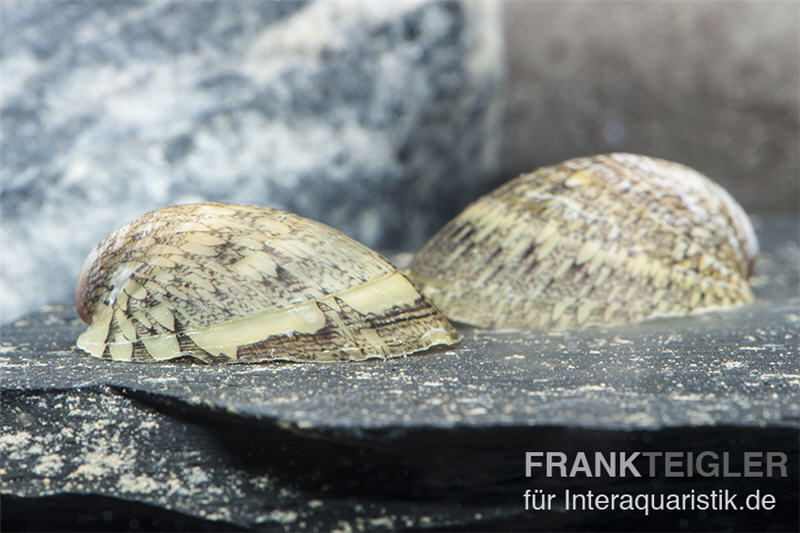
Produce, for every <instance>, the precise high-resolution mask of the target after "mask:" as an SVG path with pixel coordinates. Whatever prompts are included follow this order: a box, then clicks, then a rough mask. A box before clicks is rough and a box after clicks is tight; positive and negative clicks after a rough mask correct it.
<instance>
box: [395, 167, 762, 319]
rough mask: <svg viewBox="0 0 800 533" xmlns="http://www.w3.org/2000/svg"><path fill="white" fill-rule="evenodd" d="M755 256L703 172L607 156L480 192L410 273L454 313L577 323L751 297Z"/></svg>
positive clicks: (745, 228)
mask: <svg viewBox="0 0 800 533" xmlns="http://www.w3.org/2000/svg"><path fill="white" fill-rule="evenodd" d="M757 252H758V243H757V241H756V238H755V234H754V232H753V228H752V226H751V225H750V222H749V220H748V218H747V216H746V215H745V213H744V211H743V210H742V208H741V207H740V206H739V205H738V204H737V203H736V202H735V201H734V200H733V199H732V198H731V197H730V196H729V195H728V193H727V192H725V190H723V189H722V188H721V187H719V186H718V185H716V184H715V183H713V182H712V181H711V180H709V179H708V178H706V177H705V176H703V175H701V174H699V173H697V172H696V171H694V170H692V169H690V168H688V167H685V166H683V165H679V164H677V163H672V162H669V161H664V160H660V159H654V158H651V157H646V156H641V155H634V154H609V155H598V156H595V157H583V158H577V159H571V160H569V161H565V162H563V163H561V164H558V165H554V166H549V167H544V168H540V169H538V170H536V171H535V172H532V173H530V174H524V175H522V176H520V177H518V178H516V179H514V180H512V181H510V182H509V183H507V184H505V185H503V186H501V187H499V188H498V189H496V190H494V191H493V192H491V193H490V194H488V195H486V196H484V197H482V198H480V199H479V200H478V201H476V202H475V203H473V204H472V205H470V206H469V207H467V208H466V210H464V211H463V212H462V213H461V214H460V215H458V216H457V217H456V218H455V219H453V220H452V221H450V222H449V223H448V224H447V225H446V226H445V227H444V228H442V229H441V230H440V231H439V232H438V233H437V234H436V235H434V236H433V237H432V238H431V239H430V241H429V242H428V243H427V244H426V245H425V246H424V248H423V249H422V250H421V251H420V252H419V253H418V254H417V255H416V256H415V258H414V260H413V261H412V263H411V266H410V271H409V277H410V278H411V279H412V280H413V281H414V282H415V283H416V284H417V286H418V287H420V289H421V291H422V293H423V294H424V295H426V296H427V297H428V298H430V300H431V301H432V302H433V303H434V304H435V305H436V306H437V307H438V308H439V309H440V310H441V311H442V312H443V313H444V314H445V315H446V316H447V317H448V318H450V319H451V320H455V321H459V322H463V323H467V324H471V325H474V326H478V327H484V328H499V329H523V330H524V329H539V328H573V327H580V326H587V325H592V324H600V325H604V324H621V323H627V322H632V321H637V320H640V319H644V318H648V317H655V316H662V315H685V314H688V313H692V312H694V311H698V310H702V309H709V308H716V307H727V306H734V305H739V304H743V303H745V302H749V301H751V300H752V297H753V296H752V293H751V291H750V287H749V285H748V283H747V279H748V277H749V276H750V274H751V269H752V265H753V264H754V260H755V257H756V254H757Z"/></svg>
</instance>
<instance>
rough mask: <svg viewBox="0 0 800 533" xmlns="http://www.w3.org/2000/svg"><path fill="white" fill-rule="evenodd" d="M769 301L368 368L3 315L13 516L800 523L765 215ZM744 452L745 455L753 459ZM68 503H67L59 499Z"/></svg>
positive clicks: (14, 524)
mask: <svg viewBox="0 0 800 533" xmlns="http://www.w3.org/2000/svg"><path fill="white" fill-rule="evenodd" d="M756 226H757V230H758V232H759V236H760V237H761V242H762V246H763V248H764V255H763V257H762V260H761V261H760V263H759V271H758V276H757V277H756V279H755V280H754V289H755V292H756V298H757V299H756V302H755V303H753V304H752V305H749V306H746V307H742V308H739V309H736V310H732V311H728V312H714V313H708V314H704V315H700V316H695V317H691V318H685V319H669V320H658V321H652V322H648V323H644V324H641V325H638V326H633V327H627V328H613V329H597V328H594V329H589V330H586V331H582V332H575V333H569V334H566V333H558V334H555V333H551V334H548V333H532V334H497V333H488V332H479V331H474V330H464V331H463V333H464V340H463V342H462V344H461V345H460V346H458V347H456V349H453V350H440V351H438V352H437V353H431V354H426V355H421V356H414V357H408V358H405V359H399V360H391V361H387V362H383V361H372V362H366V363H350V364H327V365H326V364H271V365H232V366H201V365H189V364H159V365H156V364H129V363H119V362H117V363H114V362H105V361H100V360H96V359H92V358H90V357H86V356H83V355H81V354H78V353H76V352H75V351H74V349H73V344H74V341H75V338H76V337H77V335H78V334H79V333H80V331H81V330H82V329H83V325H82V323H80V321H78V320H77V318H76V317H75V316H74V314H73V312H72V310H70V309H67V308H52V309H46V310H43V311H40V312H37V313H34V314H32V315H29V316H27V317H25V318H24V319H21V320H19V321H17V322H15V323H14V324H10V325H8V326H5V327H3V328H2V329H0V336H2V347H0V388H1V389H2V413H3V421H2V428H0V451H2V464H1V465H0V468H2V470H0V478H1V481H0V492H2V495H3V514H2V520H3V524H2V525H3V530H14V529H19V528H23V527H26V528H34V529H54V528H55V529H73V530H74V529H86V528H89V527H91V528H94V529H109V530H129V529H130V530H133V529H158V528H171V529H181V528H183V529H191V530H201V529H202V530H214V529H219V530H231V529H235V528H244V529H254V530H268V531H281V530H286V531H314V530H322V531H328V530H339V531H357V530H370V531H373V530H396V529H412V530H422V529H458V530H464V529H476V530H488V529H500V530H507V529H525V530H533V529H542V530H552V529H570V528H571V529H575V528H581V527H586V525H587V524H591V525H592V529H595V530H598V529H604V530H641V529H648V530H677V529H688V530H693V529H702V530H742V531H745V530H747V531H753V530H773V531H780V530H786V531H791V530H795V529H796V527H797V525H798V517H797V506H796V502H797V498H798V492H797V486H798V484H797V480H798V477H797V466H798V465H797V461H796V458H797V456H798V443H797V432H798V429H800V394H798V392H800V380H798V376H800V360H798V325H799V324H800V295H798V293H797V286H798V282H799V281H800V279H798V278H799V276H798V271H797V269H796V264H797V262H798V260H800V247H798V242H797V235H796V220H794V219H793V218H784V219H769V220H757V221H756ZM528 450H556V451H564V452H570V451H587V452H589V451H594V450H598V451H602V450H609V451H611V450H616V451H619V450H622V451H626V450H627V451H645V450H652V451H664V450H680V451H700V450H717V451H730V452H731V454H732V455H733V456H737V455H736V454H738V456H739V457H740V456H741V453H742V452H743V451H762V450H764V451H767V450H769V451H776V450H777V451H783V452H785V453H788V454H789V457H791V458H793V459H791V462H790V465H789V467H790V477H788V478H783V479H769V480H764V479H744V478H742V479H726V480H720V479H718V478H707V479H706V478H701V479H697V478H695V479H692V480H689V481H687V480H683V479H678V480H669V479H661V478H653V479H640V480H637V479H624V480H612V482H609V480H607V479H594V480H592V479H590V480H572V479H560V480H559V479H552V480H550V479H547V480H545V479H537V480H531V479H526V478H525V477H523V471H524V452H525V451H528ZM733 466H734V468H740V467H741V464H738V463H737V464H734V465H733ZM609 483H613V488H614V490H618V491H627V492H637V491H638V492H642V491H683V492H686V491H688V490H689V489H696V490H698V491H700V490H709V491H710V490H716V489H722V488H728V489H731V490H734V491H736V492H739V493H745V492H749V491H754V490H758V489H760V490H769V492H771V493H773V494H775V495H776V497H777V505H776V508H775V510H773V511H772V512H733V511H729V512H713V513H712V512H708V513H705V512H688V513H687V512H676V513H668V512H664V513H659V514H657V515H653V516H650V517H644V516H641V515H636V514H631V513H609V512H589V511H587V512H564V510H563V508H557V509H554V510H553V511H550V512H541V513H531V512H530V511H525V510H524V509H523V506H522V493H523V492H524V491H525V490H526V489H529V488H530V489H532V488H543V489H548V490H553V491H555V490H562V489H564V488H565V487H566V488H573V489H581V490H583V489H588V488H594V489H596V490H604V489H608V488H609ZM45 511H46V512H45Z"/></svg>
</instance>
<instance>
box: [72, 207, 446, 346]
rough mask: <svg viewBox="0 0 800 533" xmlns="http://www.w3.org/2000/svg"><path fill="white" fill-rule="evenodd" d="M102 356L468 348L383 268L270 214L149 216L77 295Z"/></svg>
mask: <svg viewBox="0 0 800 533" xmlns="http://www.w3.org/2000/svg"><path fill="white" fill-rule="evenodd" d="M75 304H76V308H77V310H78V314H79V315H80V316H81V318H82V319H83V320H84V322H86V323H88V324H89V328H88V329H87V330H86V332H84V333H83V334H82V335H81V336H80V338H79V339H78V342H77V345H78V348H80V349H82V350H84V351H86V352H88V353H89V354H91V355H93V356H95V357H102V358H105V359H118V360H124V361H163V360H167V359H174V358H179V357H187V356H188V357H193V358H196V359H200V360H202V361H206V362H237V361H242V362H257V361H267V360H285V361H335V360H363V359H369V358H389V357H398V356H402V355H406V354H411V353H414V352H418V351H422V350H426V349H428V348H430V347H432V346H436V345H442V344H445V345H446V344H453V343H455V342H457V341H458V340H459V335H458V333H457V332H456V331H455V330H454V329H453V327H452V325H450V323H449V322H448V321H447V320H446V319H445V318H444V317H443V316H441V315H440V314H439V312H438V311H437V310H436V309H435V308H434V307H433V306H432V305H431V304H430V303H429V302H428V301H427V300H426V299H425V298H423V297H422V296H420V294H419V293H418V292H417V290H416V289H415V288H414V286H413V285H412V284H411V283H410V282H409V281H408V280H407V279H406V278H405V277H404V276H403V275H402V274H401V273H399V272H398V271H397V270H396V269H395V268H394V267H393V266H392V265H391V264H390V263H389V262H388V261H387V260H386V259H384V258H383V257H381V256H380V255H378V254H377V253H375V252H373V251H372V250H370V249H369V248H367V247H365V246H363V245H361V244H359V243H358V242H356V241H354V240H353V239H350V238H349V237H347V236H345V235H343V234H342V233H340V232H338V231H336V230H334V229H332V228H330V227H328V226H326V225H324V224H321V223H318V222H314V221H312V220H308V219H305V218H302V217H300V216H297V215H294V214H291V213H286V212H283V211H277V210H274V209H268V208H265V207H255V206H244V205H232V204H219V203H208V204H195V205H182V206H175V207H167V208H164V209H159V210H157V211H153V212H151V213H148V214H146V215H144V216H142V217H140V218H138V219H136V220H134V221H132V222H130V223H129V224H127V225H125V226H123V227H122V228H120V229H118V230H117V231H115V232H114V233H113V234H111V235H110V236H109V237H108V238H106V239H105V240H104V241H103V242H101V243H100V244H99V245H98V246H97V247H96V248H95V249H94V251H93V252H92V253H91V254H90V255H89V257H88V258H87V260H86V263H85V265H84V267H83V270H82V272H81V276H80V281H79V282H78V289H77V292H76V296H75Z"/></svg>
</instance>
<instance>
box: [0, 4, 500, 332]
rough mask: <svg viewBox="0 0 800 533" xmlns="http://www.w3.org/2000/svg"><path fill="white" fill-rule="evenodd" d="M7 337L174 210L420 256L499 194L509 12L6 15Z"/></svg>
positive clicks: (150, 7)
mask: <svg viewBox="0 0 800 533" xmlns="http://www.w3.org/2000/svg"><path fill="white" fill-rule="evenodd" d="M0 9H1V11H2V17H0V32H2V34H3V56H2V58H0V78H2V79H3V91H2V93H1V94H0V113H2V128H1V129H0V148H2V159H3V161H2V165H1V166H0V184H1V185H0V208H1V209H2V225H0V243H2V246H3V250H4V252H3V265H2V270H3V275H2V277H0V323H4V322H7V321H8V320H11V319H13V318H14V317H16V316H18V315H19V314H21V313H22V312H24V311H26V310H30V309H33V308H35V307H38V306H40V305H43V304H46V303H66V302H68V301H69V300H70V299H71V293H72V289H73V286H74V281H75V279H76V277H77V272H78V269H79V268H80V265H81V264H82V262H83V258H84V257H85V256H86V254H87V253H88V252H89V250H90V249H91V248H92V246H94V244H95V243H97V242H98V241H99V240H100V239H101V238H103V237H104V236H105V235H107V234H108V233H110V232H111V231H112V230H113V229H115V228H116V227H118V226H120V225H122V224H123V223H125V222H127V221H128V220H130V219H132V218H134V217H135V216H138V215H141V214H143V213H145V212H147V211H149V210H152V209H155V208H157V207H161V206H164V205H169V204H174V203H182V202H191V201H202V200H218V201H230V202H240V203H256V204H262V205H268V206H270V207H276V208H285V209H288V210H291V211H295V212H297V213H300V214H302V215H305V216H309V217H311V218H314V219H317V220H321V221H323V222H326V223H328V224H331V225H333V226H334V227H336V228H337V229H340V230H342V231H344V232H346V233H348V234H349V235H351V236H353V237H355V238H356V239H358V240H360V241H362V242H364V243H365V244H367V245H372V246H374V245H380V246H393V247H404V248H413V247H415V246H417V245H419V244H421V242H422V240H423V239H424V238H425V237H427V236H428V235H429V234H431V233H432V232H433V231H435V230H436V229H438V227H440V226H441V224H442V223H443V222H444V221H446V220H447V219H448V218H449V217H450V216H452V215H453V214H454V211H455V210H456V209H458V208H459V207H461V206H462V205H464V204H465V203H467V202H468V201H470V200H471V199H473V198H474V197H475V196H476V195H477V192H478V191H479V190H481V188H482V187H484V186H485V184H486V182H487V180H489V179H492V178H493V177H494V173H495V172H496V165H497V154H498V150H499V142H500V137H501V132H500V120H499V119H500V111H501V110H500V108H499V107H498V106H499V104H500V103H501V102H500V91H499V87H500V82H501V78H502V73H503V66H502V50H503V43H502V33H501V26H500V25H501V13H500V7H498V5H497V4H495V3H493V2H491V1H488V0H475V1H468V2H438V1H433V0H414V1H411V2H399V3H398V2H395V3H381V4H379V5H376V4H374V3H370V2H344V3H342V2H333V3H328V2H316V1H312V2H303V1H292V2H246V1H239V2H227V1H211V2H201V3H192V2H128V1H107V2H106V1H104V2H83V1H61V0H31V1H24V2H14V1H12V0H3V4H2V8H0Z"/></svg>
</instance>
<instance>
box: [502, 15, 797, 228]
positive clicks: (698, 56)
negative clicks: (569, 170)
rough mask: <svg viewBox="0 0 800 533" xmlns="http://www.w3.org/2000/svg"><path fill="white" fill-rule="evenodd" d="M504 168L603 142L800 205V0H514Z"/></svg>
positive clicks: (760, 204) (755, 207)
mask: <svg viewBox="0 0 800 533" xmlns="http://www.w3.org/2000/svg"><path fill="white" fill-rule="evenodd" d="M506 39H507V43H508V44H507V54H508V55H507V63H508V83H507V85H506V100H507V105H506V124H505V130H504V131H505V135H504V146H503V157H502V162H503V171H502V173H501V175H502V178H501V179H508V178H510V177H513V176H515V175H517V174H518V173H521V172H527V171H531V170H533V169H534V168H536V167H539V166H541V165H550V164H553V163H556V162H559V161H562V160H564V159H569V158H572V157H576V156H581V155H590V154H594V153H605V152H611V151H625V152H634V153H642V154H647V155H651V156H656V157H663V158H665V159H670V160H674V161H677V162H679V163H683V164H686V165H689V166H691V167H693V168H696V169H697V170H699V171H700V172H702V173H704V174H706V175H708V176H710V177H712V178H713V179H714V180H716V181H718V182H719V183H720V184H722V185H723V186H724V187H725V188H726V189H728V191H729V192H730V193H731V194H732V195H733V196H734V197H735V198H736V199H737V200H738V201H739V203H741V204H742V206H743V207H744V208H745V210H747V211H748V212H754V213H774V212H790V211H793V212H797V211H798V209H800V180H798V179H797V178H798V176H800V150H798V146H800V99H798V92H799V91H800V85H798V83H799V82H798V80H800V3H798V2H646V3H644V4H642V3H638V2H625V1H622V2H620V1H610V2H588V3H587V2H525V1H511V2H507V3H506Z"/></svg>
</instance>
